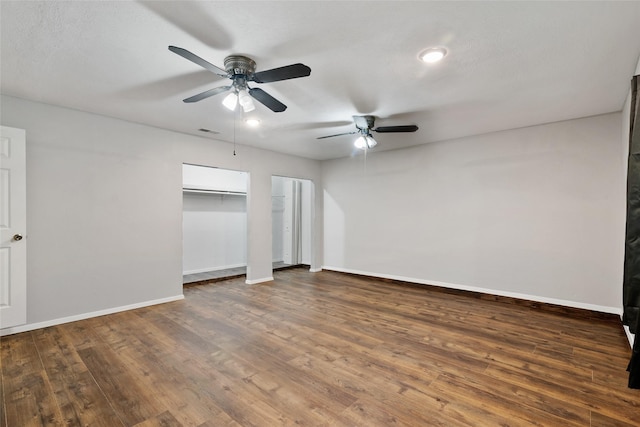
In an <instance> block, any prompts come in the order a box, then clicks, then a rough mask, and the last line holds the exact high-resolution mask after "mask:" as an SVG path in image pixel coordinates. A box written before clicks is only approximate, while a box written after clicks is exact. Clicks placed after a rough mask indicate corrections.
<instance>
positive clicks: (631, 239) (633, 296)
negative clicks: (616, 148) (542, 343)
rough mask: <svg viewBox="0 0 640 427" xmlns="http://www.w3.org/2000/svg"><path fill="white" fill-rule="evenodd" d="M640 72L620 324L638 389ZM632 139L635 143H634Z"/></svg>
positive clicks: (634, 92)
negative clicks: (629, 342) (627, 336)
mask: <svg viewBox="0 0 640 427" xmlns="http://www.w3.org/2000/svg"><path fill="white" fill-rule="evenodd" d="M639 78H640V75H638V76H634V77H633V79H632V80H631V108H630V121H629V157H628V164H627V172H628V173H627V208H626V231H625V258H624V280H623V292H622V294H623V315H622V323H623V324H624V325H626V326H628V327H629V331H630V332H631V333H632V334H634V342H633V348H632V352H631V359H630V361H629V365H628V366H627V371H628V372H629V383H628V386H629V388H633V389H640V339H638V332H639V331H640V246H639V245H638V243H637V240H638V239H639V238H640V212H639V208H640V159H639V154H640V135H638V133H640V131H638V130H637V128H636V125H637V124H638V115H639V110H640V106H639V105H638V104H640V97H639V96H638V83H639ZM634 141H635V143H636V144H635V145H634Z"/></svg>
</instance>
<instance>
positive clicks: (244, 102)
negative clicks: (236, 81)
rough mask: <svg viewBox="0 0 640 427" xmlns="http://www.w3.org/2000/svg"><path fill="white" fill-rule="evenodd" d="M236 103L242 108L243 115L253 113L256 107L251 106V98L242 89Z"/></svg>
mask: <svg viewBox="0 0 640 427" xmlns="http://www.w3.org/2000/svg"><path fill="white" fill-rule="evenodd" d="M238 102H240V105H241V106H242V110H243V111H244V112H245V113H248V112H249V111H253V110H255V109H256V106H255V105H254V104H253V100H252V99H251V96H249V93H248V92H247V91H246V90H244V89H243V90H241V91H240V92H239V93H238Z"/></svg>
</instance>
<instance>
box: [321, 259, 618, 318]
mask: <svg viewBox="0 0 640 427" xmlns="http://www.w3.org/2000/svg"><path fill="white" fill-rule="evenodd" d="M322 268H323V269H324V270H331V271H338V272H341V273H350V274H358V275H361V276H372V277H380V278H382V279H391V280H400V281H403V282H410V283H418V284H421V285H432V286H440V287H443V288H449V289H457V290H461V291H470V292H480V293H483V294H489V295H497V296H502V297H509V298H516V299H522V300H528V301H536V302H542V303H547V304H555V305H561V306H564V307H572V308H581V309H584V310H591V311H598V312H601V313H610V314H617V315H622V309H621V308H619V307H608V306H604V305H595V304H587V303H583V302H577V301H569V300H561V299H556V298H547V297H542V296H539V295H529V294H520V293H517V292H507V291H501V290H497V289H487V288H480V287H477V286H467V285H459V284H455V283H447V282H438V281H436V280H424V279H416V278H414V277H405V276H396V275H393V274H381V273H372V272H369V271H361V270H352V269H349V268H341V267H331V266H327V265H323V266H322Z"/></svg>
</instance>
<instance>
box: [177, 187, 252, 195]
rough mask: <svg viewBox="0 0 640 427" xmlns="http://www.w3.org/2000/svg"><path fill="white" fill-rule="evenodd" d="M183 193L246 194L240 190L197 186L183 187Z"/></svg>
mask: <svg viewBox="0 0 640 427" xmlns="http://www.w3.org/2000/svg"><path fill="white" fill-rule="evenodd" d="M182 192H183V193H198V194H220V195H223V196H246V195H247V193H243V192H240V191H224V190H203V189H198V188H183V189H182Z"/></svg>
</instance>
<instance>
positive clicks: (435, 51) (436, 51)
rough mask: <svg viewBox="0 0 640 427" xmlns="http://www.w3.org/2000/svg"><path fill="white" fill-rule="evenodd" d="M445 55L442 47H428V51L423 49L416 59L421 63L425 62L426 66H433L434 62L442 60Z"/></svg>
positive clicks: (445, 52)
mask: <svg viewBox="0 0 640 427" xmlns="http://www.w3.org/2000/svg"><path fill="white" fill-rule="evenodd" d="M446 55H447V50H446V49H445V48H443V47H430V48H429V49H425V50H423V51H422V52H420V53H419V54H418V58H420V60H421V61H423V62H426V63H428V64H433V63H434V62H438V61H440V60H442V58H444V57H445V56H446Z"/></svg>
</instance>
